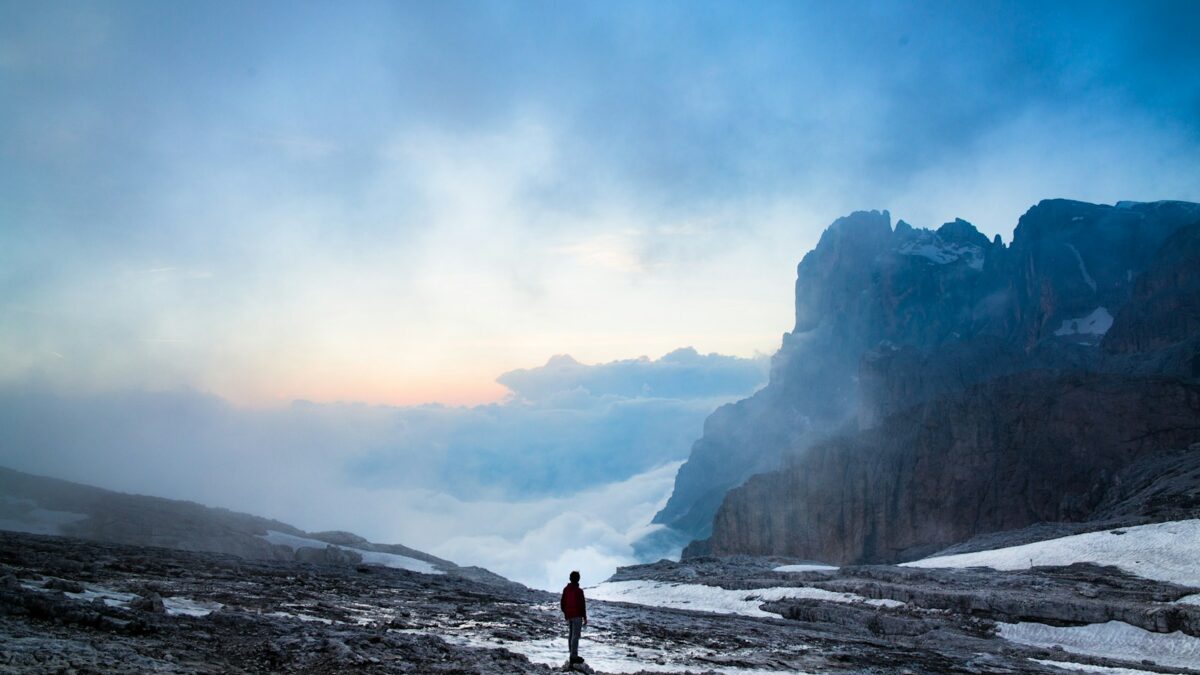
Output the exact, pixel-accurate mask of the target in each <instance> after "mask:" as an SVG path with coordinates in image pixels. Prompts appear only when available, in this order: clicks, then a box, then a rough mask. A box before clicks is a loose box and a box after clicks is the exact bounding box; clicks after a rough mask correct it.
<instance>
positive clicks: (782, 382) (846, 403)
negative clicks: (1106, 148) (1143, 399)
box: [655, 199, 1200, 538]
mask: <svg viewBox="0 0 1200 675" xmlns="http://www.w3.org/2000/svg"><path fill="white" fill-rule="evenodd" d="M1196 221H1200V205H1198V204H1192V203H1186V202H1156V203H1124V202H1122V203H1120V204H1117V205H1115V207H1109V205H1098V204H1087V203H1082V202H1072V201H1067V199H1050V201H1044V202H1042V203H1039V204H1037V205H1036V207H1033V208H1032V209H1030V210H1028V213H1026V214H1025V215H1024V216H1022V217H1021V219H1020V222H1019V225H1018V227H1016V229H1015V232H1014V238H1013V243H1012V245H1010V246H1004V245H1003V244H1002V243H1001V241H1000V239H998V237H997V238H995V239H994V240H988V238H986V237H984V235H983V234H980V233H979V232H978V231H977V229H976V228H974V227H973V226H972V225H971V223H968V222H966V221H962V220H955V221H954V222H949V223H946V225H943V226H942V227H941V228H938V229H937V231H928V229H916V228H913V227H911V226H910V225H907V223H905V222H904V221H900V222H898V223H896V225H895V227H894V228H893V227H892V225H890V215H889V214H888V213H887V211H882V213H880V211H860V213H856V214H852V215H850V216H846V217H844V219H839V220H838V221H835V222H834V223H833V225H832V226H829V228H828V229H827V231H826V232H824V234H823V235H822V237H821V240H820V243H818V244H817V246H816V247H815V249H814V250H812V251H811V252H809V253H808V255H806V256H805V257H804V259H803V261H802V262H800V264H799V267H798V269H797V282H796V325H794V328H793V330H792V331H791V333H787V334H785V335H784V340H782V346H781V347H780V350H779V352H778V353H776V354H775V356H774V357H773V362H772V374H770V382H769V383H768V386H767V387H766V388H764V389H762V390H760V392H758V393H757V394H755V395H754V396H751V398H750V399H746V400H743V401H739V402H737V404H732V405H728V406H724V407H722V408H720V410H718V411H716V412H714V413H713V416H712V417H710V418H709V419H708V422H707V423H706V425H704V434H703V436H702V437H701V438H700V440H698V441H696V443H695V446H694V448H692V453H691V456H690V458H689V460H688V462H686V464H684V466H683V467H680V470H679V474H678V477H677V479H676V489H674V492H673V494H672V496H671V500H670V501H668V503H667V504H666V507H665V508H664V509H662V510H661V512H660V513H659V514H658V516H656V518H655V521H656V522H662V524H666V525H668V526H671V527H674V528H677V530H680V531H683V532H685V533H688V534H690V536H694V537H697V538H702V537H706V536H708V534H709V532H710V531H712V522H713V516H714V515H715V513H716V509H718V508H719V506H720V503H721V501H722V500H724V495H725V494H726V492H727V491H728V490H730V489H732V488H734V486H737V485H739V484H742V483H743V482H745V480H746V479H748V478H749V477H750V476H754V474H757V473H762V472H764V471H770V470H774V468H776V467H779V466H780V462H781V460H782V458H784V456H785V454H788V453H793V452H796V450H797V449H802V448H805V447H808V446H811V444H812V443H816V442H818V441H821V440H823V438H827V437H829V436H830V435H834V434H839V432H845V431H846V430H847V429H852V428H854V426H858V428H862V429H865V428H870V426H874V425H876V424H878V423H880V422H881V420H883V419H886V418H887V417H888V416H892V414H895V413H898V412H899V411H902V410H904V408H906V407H908V406H912V405H916V404H919V402H923V401H929V400H932V399H935V398H938V396H944V395H947V394H949V393H953V392H956V390H961V389H962V388H965V387H970V386H972V384H976V383H980V382H986V381H989V380H991V378H995V377H1000V376H1004V375H1012V374H1015V372H1021V371H1027V370H1036V369H1040V370H1051V371H1061V372H1073V371H1096V370H1103V371H1111V372H1122V374H1127V375H1150V374H1156V372H1157V374H1181V372H1183V371H1187V370H1189V369H1194V370H1195V372H1200V362H1195V360H1194V359H1193V354H1194V348H1190V347H1187V346H1184V347H1180V346H1178V345H1176V347H1175V352H1171V353H1166V352H1162V353H1157V354H1156V356H1153V357H1150V356H1146V354H1145V352H1144V351H1141V352H1138V353H1136V354H1134V353H1133V352H1129V351H1128V350H1126V347H1123V346H1121V345H1126V344H1127V342H1130V341H1132V342H1133V344H1134V345H1135V346H1136V350H1142V346H1145V345H1148V342H1146V340H1147V337H1145V336H1139V335H1140V334H1141V333H1147V331H1150V333H1154V331H1157V328H1140V327H1144V325H1148V324H1156V325H1157V324H1162V323H1164V322H1172V321H1174V322H1176V323H1177V324H1178V325H1177V327H1176V331H1177V333H1178V331H1183V333H1186V331H1187V330H1189V329H1188V328H1187V327H1188V325H1192V324H1190V323H1188V322H1189V321H1192V319H1186V318H1178V313H1180V312H1181V311H1182V310H1184V309H1187V307H1192V306H1193V304H1194V294H1189V293H1192V292H1190V291H1187V289H1188V288H1193V286H1194V274H1195V273H1194V271H1193V273H1190V275H1189V274H1188V273H1187V271H1186V270H1184V268H1187V264H1188V261H1192V259H1193V258H1192V257H1189V256H1190V253H1186V252H1182V251H1184V249H1183V247H1180V246H1178V245H1177V244H1178V241H1176V245H1175V246H1174V247H1175V249H1177V250H1178V251H1181V252H1180V253H1178V255H1176V258H1175V259H1176V264H1175V268H1176V269H1180V270H1181V271H1180V273H1177V274H1174V275H1171V274H1166V273H1162V274H1158V275H1153V276H1145V273H1147V270H1152V269H1159V268H1156V264H1158V265H1162V264H1165V263H1164V262H1163V261H1158V262H1156V259H1154V256H1156V255H1159V257H1160V258H1162V253H1159V252H1160V251H1162V250H1163V249H1164V246H1163V245H1164V243H1165V241H1168V239H1169V238H1171V237H1172V235H1176V237H1187V235H1186V234H1177V233H1181V232H1182V228H1184V227H1186V226H1189V225H1192V223H1194V222H1196ZM1172 241H1174V240H1172ZM1190 269H1192V270H1194V269H1195V265H1193V267H1192V268H1190ZM1139 283H1141V286H1139ZM1133 298H1139V299H1140V300H1141V303H1140V304H1141V306H1144V307H1145V310H1144V313H1145V316H1142V315H1140V313H1139V315H1136V316H1134V315H1128V316H1122V311H1123V307H1126V306H1127V305H1129V304H1130V299H1133ZM1187 316H1192V315H1190V313H1187ZM1114 324H1116V325H1117V330H1115V331H1114V333H1115V335H1114V339H1112V345H1111V346H1110V347H1105V350H1099V348H1097V347H1098V346H1099V344H1100V342H1102V340H1104V337H1105V334H1106V333H1108V331H1109V329H1110V327H1112V325H1114ZM1127 335H1128V336H1127ZM1117 336H1121V337H1120V340H1118V337H1117ZM1154 345H1157V342H1156V344H1154ZM1104 357H1109V358H1104ZM1115 357H1122V358H1120V359H1118V358H1115ZM1102 362H1103V363H1102Z"/></svg>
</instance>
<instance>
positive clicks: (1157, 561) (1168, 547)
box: [902, 519, 1200, 586]
mask: <svg viewBox="0 0 1200 675" xmlns="http://www.w3.org/2000/svg"><path fill="white" fill-rule="evenodd" d="M1198 557H1200V520H1196V519H1193V520H1176V521H1172V522H1168V523H1154V524H1152V525H1138V526H1137V527H1128V528H1121V529H1117V530H1105V531H1102V532H1086V533H1084V534H1075V535H1071V536H1069V537H1061V538H1059V539H1050V540H1048V541H1037V542H1034V543H1032V544H1023V545H1021V546H1011V547H1008V548H998V549H994V550H991V551H977V552H975V553H960V554H957V555H947V556H938V557H935V558H926V559H924V560H916V561H913V562H907V563H904V564H903V565H902V566H903V567H991V568H992V569H997V570H1022V569H1029V568H1030V567H1034V566H1064V565H1070V564H1071V563H1077V562H1089V563H1095V564H1097V565H1115V566H1117V567H1118V568H1120V569H1121V570H1123V571H1125V572H1128V573H1130V574H1134V575H1137V576H1139V577H1143V578H1145V579H1153V580H1155V581H1168V582H1172V583H1176V584H1182V585H1184V586H1200V565H1197V564H1196V559H1197V558H1198Z"/></svg>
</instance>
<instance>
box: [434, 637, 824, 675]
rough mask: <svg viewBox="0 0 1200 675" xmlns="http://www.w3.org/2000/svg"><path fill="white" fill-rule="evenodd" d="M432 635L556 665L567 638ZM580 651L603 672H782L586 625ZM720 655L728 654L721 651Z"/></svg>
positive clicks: (743, 674) (775, 674) (757, 674)
mask: <svg viewBox="0 0 1200 675" xmlns="http://www.w3.org/2000/svg"><path fill="white" fill-rule="evenodd" d="M421 632H426V633H427V634H429V635H434V636H436V637H439V638H441V639H442V640H445V641H446V642H449V643H451V644H454V645H458V646H461V647H475V648H485V649H488V648H490V649H495V648H497V647H503V648H504V649H507V650H508V651H510V652H514V653H517V654H520V655H522V656H524V657H525V658H527V659H529V660H530V661H531V662H533V663H539V664H542V665H547V666H550V667H552V668H555V669H557V668H558V667H559V666H561V665H562V664H563V663H564V662H565V661H566V656H567V638H566V635H565V634H564V635H563V637H561V638H547V639H541V640H524V641H519V642H517V641H502V640H499V639H495V638H492V639H488V638H484V637H482V636H481V635H479V634H478V633H463V634H446V633H433V632H427V631H421ZM579 655H580V656H582V657H583V658H584V659H585V660H586V661H587V664H588V665H589V666H591V667H592V668H595V669H596V670H597V671H599V672H603V673H640V672H654V673H689V672H691V673H694V672H697V671H702V672H705V673H721V674H722V675H780V671H778V670H763V669H752V668H735V667H729V666H721V665H719V664H714V663H710V662H707V661H706V660H705V657H712V656H718V654H716V653H715V652H713V651H711V650H704V649H695V648H688V649H670V648H666V649H654V648H648V647H644V646H637V645H630V644H625V643H616V642H613V641H611V639H609V636H608V634H607V633H606V632H605V631H599V630H594V629H592V628H591V627H588V628H584V629H583V635H582V636H581V638H580V640H579ZM720 656H729V654H727V653H722V654H720ZM788 675H805V674H804V673H800V672H797V671H788Z"/></svg>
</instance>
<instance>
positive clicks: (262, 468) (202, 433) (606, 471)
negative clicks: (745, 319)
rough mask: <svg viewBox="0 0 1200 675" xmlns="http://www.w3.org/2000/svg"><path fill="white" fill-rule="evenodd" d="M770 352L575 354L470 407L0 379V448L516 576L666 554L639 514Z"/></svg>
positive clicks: (601, 568)
mask: <svg viewBox="0 0 1200 675" xmlns="http://www.w3.org/2000/svg"><path fill="white" fill-rule="evenodd" d="M767 367H768V363H767V359H766V358H765V357H760V358H754V359H742V358H735V357H728V356H722V355H717V354H708V355H702V354H699V353H697V352H695V351H694V350H692V349H681V350H677V351H674V352H671V353H670V354H667V355H665V356H663V357H662V358H659V359H655V360H652V359H648V358H644V357H643V358H640V359H631V360H624V361H614V362H611V363H606V364H600V365H585V364H582V363H579V362H577V361H575V360H574V359H572V358H571V357H569V356H556V357H554V358H552V359H550V361H549V362H548V363H546V364H545V365H544V366H541V367H538V368H530V369H524V370H516V371H512V372H509V373H505V374H504V375H501V376H500V377H499V378H498V381H499V382H500V383H501V384H504V385H505V386H506V387H508V388H509V390H510V391H511V395H510V396H509V397H508V398H506V399H505V400H503V401H502V402H499V403H494V404H488V405H480V406H474V407H451V406H443V405H436V404H430V405H420V406H403V407H397V406H378V405H364V404H355V403H332V404H326V403H311V402H305V401H297V402H294V403H292V404H290V405H288V406H285V407H282V408H272V409H251V408H243V407H238V406H235V405H232V404H230V403H229V402H227V401H224V400H222V399H220V398H217V397H214V396H211V395H207V394H203V393H199V392H195V391H120V392H108V393H101V394H88V395H69V394H64V393H62V392H60V391H55V390H51V389H50V388H48V387H45V386H40V385H38V384H37V383H33V382H26V383H23V384H9V385H6V386H4V387H2V388H0V464H3V465H5V466H9V467H11V468H15V469H18V470H22V471H28V472H31V473H36V474H41V475H48V476H54V477H58V478H65V479H68V480H73V481H78V482H82V483H88V484H92V485H98V486H101V487H105V488H109V489H116V490H121V491H127V492H136V493H141V494H150V495H155V496H162V497H170V498H176V499H190V500H193V501H197V502H200V503H203V504H208V505H213V506H222V507H227V508H232V509H236V510H242V511H247V512H250V513H254V514H257V515H263V516H268V517H273V518H278V519H280V520H283V521H285V522H288V523H291V524H293V525H296V526H297V527H300V528H303V529H306V530H310V531H316V530H325V529H345V530H352V531H355V532H357V533H359V534H362V535H363V536H366V537H368V538H370V539H372V540H373V541H379V542H385V543H402V544H405V545H408V546H413V547H416V548H419V549H422V550H426V551H429V552H431V553H434V554H436V555H440V556H443V557H445V558H448V559H450V560H453V561H455V562H457V563H460V564H467V565H481V566H483V567H487V568H488V569H491V570H493V571H495V572H497V573H500V574H503V575H505V576H507V577H509V578H511V579H514V580H517V581H520V582H522V583H525V584H528V585H531V586H536V587H542V588H554V587H556V585H561V583H562V579H563V578H564V577H565V575H566V573H567V572H568V571H570V570H571V569H578V570H580V571H581V572H582V573H583V574H584V577H585V579H586V580H590V581H591V582H598V581H601V580H602V579H603V578H605V577H607V576H608V574H610V573H611V572H612V571H613V569H615V568H616V566H618V565H621V564H629V563H632V562H636V561H639V560H645V559H649V558H655V559H656V558H657V557H658V556H664V555H672V554H677V553H678V546H679V544H680V543H681V542H679V541H677V540H675V539H673V538H671V537H670V536H664V533H661V532H660V533H658V534H656V535H655V536H651V537H649V538H647V535H653V534H655V532H656V530H658V529H660V526H657V525H650V519H651V518H652V517H653V515H654V513H655V512H657V510H658V509H659V508H661V507H662V505H663V503H664V502H665V500H666V499H667V497H668V496H669V495H670V492H671V487H672V484H673V481H674V476H675V472H676V470H677V469H678V467H679V465H680V463H681V462H682V460H684V459H685V458H686V457H687V454H688V452H689V449H690V447H691V444H692V442H693V441H694V440H695V439H696V438H698V437H699V436H700V433H701V430H702V426H703V422H704V419H705V418H706V417H707V416H708V414H709V413H711V412H712V411H713V410H714V409H716V407H717V406H719V405H721V404H722V403H724V402H728V401H731V400H736V399H738V398H742V397H744V396H746V395H748V394H750V393H752V392H753V391H754V390H755V389H757V388H758V387H760V386H761V385H762V384H763V383H764V382H765V380H766V376H767Z"/></svg>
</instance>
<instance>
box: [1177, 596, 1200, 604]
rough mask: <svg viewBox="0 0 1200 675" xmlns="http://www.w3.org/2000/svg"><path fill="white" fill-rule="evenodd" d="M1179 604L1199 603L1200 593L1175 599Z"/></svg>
mask: <svg viewBox="0 0 1200 675" xmlns="http://www.w3.org/2000/svg"><path fill="white" fill-rule="evenodd" d="M1175 603H1176V604H1179V605H1200V593H1196V594H1194V595H1185V596H1183V597H1182V598H1180V599H1178V600H1176V601H1175Z"/></svg>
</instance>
